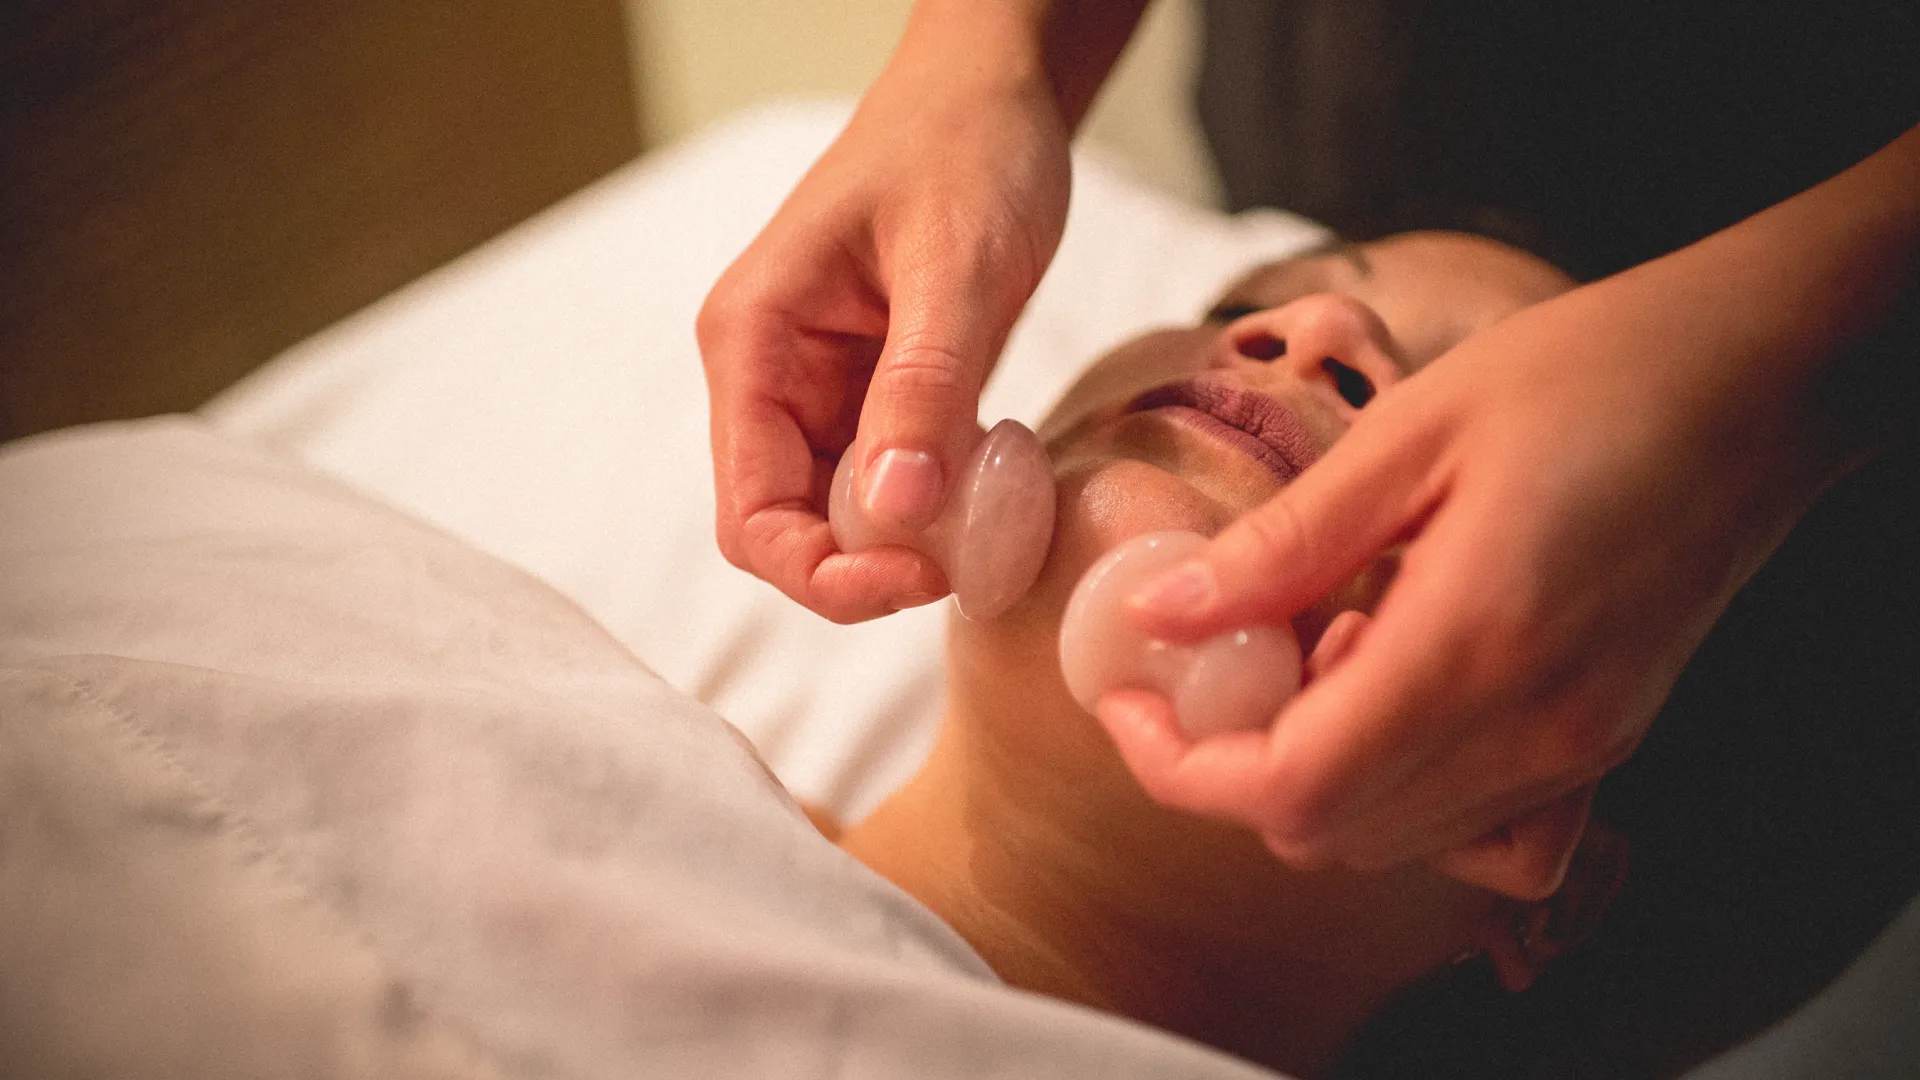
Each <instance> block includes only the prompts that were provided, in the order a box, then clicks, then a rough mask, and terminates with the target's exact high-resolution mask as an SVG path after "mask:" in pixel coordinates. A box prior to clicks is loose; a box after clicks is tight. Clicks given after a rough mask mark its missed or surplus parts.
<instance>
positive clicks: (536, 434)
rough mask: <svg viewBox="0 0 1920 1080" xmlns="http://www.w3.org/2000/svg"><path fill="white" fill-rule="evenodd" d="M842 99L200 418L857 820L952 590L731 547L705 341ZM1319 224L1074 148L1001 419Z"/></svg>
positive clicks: (634, 190)
mask: <svg viewBox="0 0 1920 1080" xmlns="http://www.w3.org/2000/svg"><path fill="white" fill-rule="evenodd" d="M845 115H846V107H845V106H843V105H789V106H780V107H775V108H771V109H766V110H762V111H759V112H755V113H751V114H748V115H746V116H744V117H742V118H740V119H738V120H736V121H734V122H733V123H731V124H729V125H727V126H725V127H723V128H720V129H718V130H715V131H713V132H711V133H710V134H708V135H706V136H704V137H702V138H700V139H698V140H696V141H694V142H692V143H690V144H688V145H685V146H682V147H679V148H677V149H674V150H671V151H668V152H665V153H662V154H659V155H656V156H653V157H650V158H647V159H644V160H642V161H640V162H638V163H636V164H634V165H632V166H630V167H628V168H626V169H624V170H622V171H621V172H619V173H617V174H615V175H613V176H611V177H609V178H607V179H606V180H604V181H602V182H600V183H599V184H596V185H595V186H594V187H592V188H590V189H588V190H586V191H584V192H582V193H580V194H578V195H576V196H574V197H573V198H571V199H569V200H567V201H566V202H564V203H562V204H560V205H559V206H556V207H554V208H553V209H552V210H550V211H549V212H547V213H545V214H543V215H541V216H540V217H538V218H536V219H535V220H533V221H530V222H528V223H526V224H525V225H523V226H521V227H520V228H518V229H515V230H514V231H512V232H511V233H509V234H507V235H505V236H503V237H501V238H499V239H498V240H496V241H494V242H492V243H490V244H488V245H486V246H485V247H483V248H481V249H480V250H478V251H476V252H474V253H472V254H470V255H468V256H467V257H465V258H462V259H460V260H458V261H457V262H455V263H454V264H452V265H450V266H448V267H446V268H444V269H442V270H441V271H439V272H436V273H435V274H432V275H430V276H429V277H427V278H426V279H424V280H422V281H420V282H418V283H417V284H415V285H414V286H412V287H410V288H408V289H406V290H403V291H402V292H400V293H398V294H396V295H394V296H392V297H390V298H388V299H386V300H384V301H382V302H381V303H379V304H376V305H374V306H373V307H371V308H369V309H367V310H366V311H365V312H362V313H361V314H359V315H357V316H355V317H353V318H351V319H349V320H347V321H345V322H343V323H341V324H340V325H338V326H336V327H334V328H332V329H330V330H328V331H326V332H324V333H322V334H320V335H318V336H316V337H315V338H313V339H312V340H310V341H307V342H305V343H303V344H301V345H299V346H298V347H296V348H294V349H292V350H290V351H289V352H288V353H286V354H285V355H283V356H282V357H280V358H279V359H277V360H275V361H274V362H272V363H270V364H269V365H267V366H266V367H265V368H263V369H262V370H261V371H259V372H258V373H257V374H255V375H254V376H253V377H251V378H249V379H247V380H246V381H244V382H243V383H241V384H240V385H238V386H236V387H234V388H233V389H232V390H230V391H229V392H228V393H226V394H224V395H222V396H221V397H220V398H218V399H217V400H215V401H214V402H212V403H211V404H209V405H208V406H207V407H206V409H205V410H203V412H204V415H205V416H207V417H208V418H209V419H210V420H211V421H212V422H213V423H214V424H215V425H216V426H217V427H219V428H221V429H223V430H225V431H227V432H230V433H234V434H237V435H240V436H243V437H245V438H249V439H252V440H256V441H259V442H262V443H265V444H267V445H270V446H273V447H277V448H280V449H282V450H285V451H288V452H291V453H292V454H294V455H295V456H297V457H298V458H300V459H302V460H304V461H306V462H309V463H311V464H312V465H314V466H315V467H317V468H319V469H321V470H323V471H325V472H327V473H330V474H332V475H334V476H336V477H339V478H341V479H344V480H346V481H347V482H348V483H350V484H352V485H354V486H355V487H358V488H359V489H361V490H363V491H366V492H369V493H372V494H375V495H377V496H379V497H380V498H382V499H384V500H386V501H388V502H389V503H391V504H393V505H396V506H399V507H402V508H405V509H407V510H409V511H411V512H413V513H415V514H418V515H420V516H421V517H423V518H425V519H427V520H429V521H431V522H434V523H436V524H438V525H441V526H443V527H444V528H446V529H448V530H449V531H451V532H453V533H454V534H456V535H458V536H461V537H464V538H466V539H468V540H470V541H472V542H473V543H475V544H476V545H478V546H479V547H481V548H482V549H484V550H486V551H489V552H492V553H494V554H496V555H499V556H501V557H503V558H505V559H507V560H508V561H510V562H512V563H515V564H517V565H519V566H521V567H524V568H526V569H528V570H530V571H532V572H533V573H535V574H537V575H539V576H540V577H542V578H544V579H545V580H547V581H548V582H550V583H552V584H553V585H555V586H556V587H557V588H559V590H560V591H561V592H563V593H565V594H566V595H568V596H569V597H571V598H572V599H574V600H575V601H576V602H578V603H579V604H581V606H583V607H584V608H586V609H587V610H588V611H589V612H591V613H592V614H593V615H594V617H595V618H597V619H598V620H599V621H600V622H601V623H602V624H603V625H605V626H606V627H607V628H608V629H609V630H611V631H612V632H613V634H614V636H616V637H617V638H619V639H620V640H621V641H623V642H624V643H626V644H627V645H628V646H629V647H631V648H632V649H633V650H634V651H635V652H637V653H638V654H639V655H640V656H642V657H644V658H645V659H646V661H647V662H648V663H649V664H651V665H652V666H653V667H654V668H655V670H657V671H659V672H660V673H661V674H662V675H663V676H664V677H665V678H666V679H667V680H668V681H669V682H670V683H672V684H673V685H675V686H678V687H681V688H684V689H686V690H687V691H688V692H690V693H692V694H693V695H695V696H696V697H698V698H699V699H700V700H701V701H703V702H706V703H707V704H709V705H712V706H713V707H714V708H715V709H716V710H718V711H719V712H720V713H721V714H723V715H725V716H726V717H728V718H729V719H730V720H732V721H733V722H734V723H736V724H737V725H739V726H740V727H741V729H742V730H744V731H745V732H746V733H747V734H748V736H749V737H750V738H752V739H753V740H754V742H755V743H756V744H757V745H758V746H760V748H761V749H762V751H763V753H764V754H765V756H766V757H767V759H768V761H769V762H770V763H771V765H772V767H773V768H774V770H775V771H776V772H777V773H778V774H779V775H780V777H781V778H782V779H783V780H784V781H786V782H787V784H788V785H789V786H791V787H792V788H793V789H794V790H795V791H796V792H798V793H800V794H801V795H803V796H804V797H807V798H811V799H816V800H819V801H822V802H824V803H827V804H829V805H831V806H833V807H834V808H835V809H837V810H838V811H840V812H841V813H842V814H844V815H852V816H857V815H859V814H861V813H864V812H865V810H867V809H868V808H870V807H871V806H872V805H873V804H874V803H875V802H877V801H878V800H879V799H880V798H881V797H882V796H884V795H885V794H886V793H887V792H888V791H890V790H892V789H893V788H894V787H895V786H896V785H897V784H898V783H899V782H900V781H901V780H902V779H904V778H905V777H906V776H907V775H908V774H909V773H910V772H911V770H912V769H913V768H914V766H915V765H916V764H917V763H918V761H919V760H920V758H921V756H922V755H923V754H924V752H925V748H926V746H927V744H928V741H929V739H930V737H931V727H932V722H933V720H934V718H935V715H936V713H937V710H938V707H939V702H940V695H941V676H940V672H939V669H938V663H937V661H938V656H939V649H940V640H941V634H942V619H943V614H944V610H945V605H939V606H937V607H934V608H928V609H921V610H918V611H913V612H908V613H904V614H901V615H897V616H894V617H891V618H888V619H885V620H881V621H879V622H876V623H869V624H866V625H864V626H857V627H846V628H843V627H837V626H834V625H832V624H829V623H827V622H826V621H824V620H822V619H819V618H817V617H815V616H813V615H812V614H810V613H808V612H806V611H805V610H803V609H801V608H799V607H798V606H797V605H794V604H793V603H791V602H789V601H787V600H786V599H785V598H783V597H781V596H780V595H779V594H778V593H777V592H775V591H774V590H772V589H771V588H770V587H767V586H765V585H763V584H761V583H760V582H758V581H756V580H754V579H752V578H750V577H749V576H747V575H745V574H743V573H741V572H739V571H736V570H734V569H733V568H731V567H729V566H727V565H726V563H725V562H724V561H723V560H721V558H720V557H719V554H718V552H717V551H716V550H715V547H714V543H713V537H712V519H713V496H712V491H711V472H710V462H709V457H708V452H707V433H706V394H705V387H704V384H703V382H702V380H701V376H700V367H699V355H698V352H697V349H696V347H695V343H694V338H693V318H694V313H695V312H696V311H697V310H698V308H699V305H700V301H701V300H702V298H703V297H704V296H705V294H706V291H707V289H708V287H709V286H710V285H711V283H712V281H713V280H714V279H715V278H716V277H717V276H718V275H719V273H720V271H721V270H722V269H723V268H724V267H725V266H726V264H727V263H728V262H729V261H730V260H731V259H732V258H733V256H734V255H735V254H736V253H738V251H739V250H740V249H741V248H743V247H744V246H745V245H746V243H747V241H748V240H749V239H751V237H752V236H753V234H754V233H755V232H757V231H758V229H759V227H760V225H761V224H762V223H764V221H765V220H766V219H767V218H768V217H769V216H770V215H771V214H772V213H773V211H774V209H775V207H776V206H777V205H778V204H779V201H780V199H781V198H782V197H783V196H784V195H785V193H786V192H787V191H788V190H789V189H790V188H791V186H792V184H793V182H794V181H795V180H796V179H797V178H798V177H799V175H800V173H801V172H802V171H804V169H805V168H806V166H807V165H808V164H809V163H810V162H811V161H812V159H813V158H814V157H815V156H817V154H818V153H819V152H820V150H821V149H823V148H824V147H825V145H826V144H827V142H828V141H830V140H831V138H832V136H833V135H834V133H836V132H837V131H838V129H839V127H840V126H841V124H842V123H843V122H844V119H845ZM1323 235H1324V233H1323V232H1322V231H1321V230H1320V229H1318V228H1316V227H1314V226H1312V225H1310V224H1308V223H1306V222H1304V221H1302V220H1300V219H1298V218H1295V217H1292V216H1289V215H1282V214H1274V213H1263V214H1257V215H1249V216H1243V217H1240V218H1228V217H1226V216H1223V215H1220V214H1217V213H1213V212H1209V211H1201V210H1196V209H1192V208H1189V207H1186V206H1183V205H1181V204H1178V203H1175V202H1173V201H1171V200H1169V199H1167V198H1166V197H1164V196H1161V195H1158V194H1156V193H1154V192H1152V191H1150V190H1147V189H1145V188H1143V187H1140V186H1137V185H1134V184H1131V183H1129V182H1128V181H1126V180H1125V179H1124V178H1123V177H1121V176H1119V175H1118V174H1116V173H1114V172H1113V171H1111V170H1109V169H1106V168H1103V167H1101V166H1100V165H1099V164H1098V163H1097V162H1092V161H1086V160H1081V161H1080V162H1079V163H1078V165H1077V170H1076V176H1075V192H1074V202H1073V210H1072V215H1071V218H1070V220H1069V223H1068V226H1067V231H1066V235H1065V239H1064V241H1063V243H1062V245H1061V249H1060V253H1059V256H1058V258H1057V259H1056V260H1055V263H1054V266H1053V269H1052V270H1051V272H1050V273H1049V274H1048V276H1047V278H1046V280H1045V281H1044V282H1043V283H1042V285H1041V287H1040V289H1039V291H1038V293H1037V294H1036V296H1035V298H1034V302H1033V304H1032V306H1031V308H1030V310H1029V311H1028V313H1027V315H1026V316H1025V317H1024V318H1023V319H1022V321H1021V323H1020V325H1019V326H1018V327H1017V328H1016V330H1015V333H1014V335H1013V338H1012V340H1011V342H1010V344H1009V346H1008V349H1007V352H1006V354H1005V356H1004V358H1003V360H1002V362H1001V365H1000V368H999V371H998V373H997V374H996V376H995V380H994V382H993V383H992V384H991V385H990V386H989V388H988V392H987V395H986V401H985V403H984V405H983V408H982V416H983V417H984V418H985V419H987V420H993V419H997V418H999V417H1002V416H1015V417H1018V418H1020V419H1023V420H1026V421H1028V422H1032V421H1033V420H1034V419H1036V418H1037V417H1038V416H1039V414H1040V413H1041V412H1042V411H1044V409H1045V407H1046V406H1047V405H1048V403H1049V402H1050V401H1051V400H1052V399H1053V397H1054V396H1055V395H1056V394H1057V393H1058V392H1059V390H1060V389H1061V387H1062V386H1064V384H1065V383H1066V381H1067V380H1068V379H1070V378H1071V377H1072V375H1073V374H1074V372H1075V371H1076V370H1077V368H1078V367H1079V366H1080V365H1081V364H1083V363H1084V362H1085V361H1087V360H1090V359H1091V358H1093V357H1094V356H1095V355H1097V354H1098V353H1099V352H1101V351H1102V350H1104V349H1105V348H1106V347H1108V346H1110V345H1112V344H1114V343H1116V342H1118V341H1120V340H1122V339H1124V338H1126V337H1128V336H1131V335H1132V334H1133V333H1135V332H1137V331H1138V330H1140V329H1142V328H1144V327H1147V326H1150V325H1155V324H1159V323H1166V322H1176V321H1186V320H1189V319H1191V318H1193V317H1194V316H1195V315H1196V314H1197V313H1198V312H1199V311H1200V310H1202V309H1203V308H1204V307H1205V305H1206V304H1207V303H1208V302H1209V301H1210V300H1211V299H1212V297H1213V294H1214V293H1215V292H1217V290H1218V289H1220V288H1221V287H1222V286H1223V285H1224V284H1225V283H1226V282H1227V281H1228V280H1229V279H1230V278H1232V277H1233V276H1234V275H1236V274H1238V273H1239V272H1241V271H1242V270H1244V269H1245V268H1247V267H1248V266H1250V265H1252V264H1254V263H1257V262H1259V261H1261V260H1263V259H1267V258H1275V257H1280V256H1282V255H1284V254H1287V253H1289V252H1292V251H1295V250H1298V249H1299V248H1301V247H1303V246H1305V245H1307V244H1310V243H1313V242H1316V241H1318V240H1320V239H1321V238H1322V237H1323Z"/></svg>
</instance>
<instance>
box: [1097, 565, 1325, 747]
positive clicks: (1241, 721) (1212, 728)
mask: <svg viewBox="0 0 1920 1080" xmlns="http://www.w3.org/2000/svg"><path fill="white" fill-rule="evenodd" d="M1206 543H1207V541H1206V538H1205V537H1203V536H1201V535H1200V534H1198V533H1191V532H1158V533H1148V534H1146V535H1144V536H1136V537H1134V538H1133V539H1131V540H1128V541H1127V542H1126V543H1124V544H1121V545H1120V546H1119V547H1116V548H1114V549H1113V550H1112V551H1109V552H1107V553H1106V554H1105V555H1103V556H1101V558H1100V560H1099V561H1098V562H1096V563H1094V564H1093V566H1092V567H1090V568H1088V570H1087V573H1086V575H1085V576H1084V577H1082V578H1081V579H1080V584H1079V585H1077V586H1075V587H1074V590H1073V596H1072V597H1071V598H1069V599H1068V601H1067V611H1066V614H1065V615H1064V616H1063V617H1062V618H1061V620H1060V669H1061V672H1062V673H1063V674H1064V675H1065V676H1066V680H1067V690H1068V692H1070V693H1071V694H1072V695H1073V699H1074V700H1075V701H1077V702H1079V703H1080V707H1081V708H1083V709H1085V710H1087V711H1088V712H1092V711H1093V709H1094V705H1095V704H1096V703H1097V702H1098V701H1099V700H1100V696H1101V695H1102V694H1106V693H1109V692H1111V691H1114V690H1122V689H1128V688H1133V689H1141V690H1152V691H1155V692H1157V693H1159V694H1160V695H1161V696H1162V697H1165V698H1166V699H1167V700H1168V701H1169V702H1171V703H1172V705H1173V710H1174V713H1175V714H1176V715H1177V716H1178V717H1179V720H1180V727H1181V728H1182V730H1184V731H1185V732H1186V733H1187V734H1188V735H1189V736H1190V737H1192V738H1195V739H1200V738H1205V737H1206V736H1208V735H1214V734H1219V733H1221V732H1227V731H1255V730H1259V729H1261V728H1264V727H1266V726H1267V725H1268V724H1270V723H1272V721H1273V718H1274V716H1275V715H1276V714H1278V713H1279V711H1280V707H1281V706H1282V705H1285V704H1286V703H1287V700H1288V699H1289V698H1291V697H1293V695H1294V694H1295V693H1297V692H1298V691H1299V689H1300V642H1299V639H1298V638H1297V637H1295V636H1294V633H1293V629H1292V628H1291V627H1284V626H1254V627H1248V628H1246V629H1244V630H1234V631H1229V632H1228V633H1225V634H1221V635H1220V636H1218V637H1214V638H1209V639H1207V640H1206V641H1203V642H1201V643H1199V644H1198V645H1175V644H1172V643H1171V642H1166V641H1160V640H1158V639H1155V638H1150V637H1148V636H1147V635H1146V634H1144V633H1143V632H1141V631H1140V630H1138V629H1136V628H1135V627H1134V625H1133V622H1132V620H1130V619H1128V618H1127V617H1126V612H1125V611H1124V610H1123V605H1124V603H1125V601H1126V598H1127V597H1128V596H1130V595H1132V593H1133V592H1134V591H1136V590H1137V589H1139V588H1140V586H1142V585H1144V584H1145V583H1146V582H1147V580H1148V579H1150V578H1152V577H1153V576H1154V575H1156V574H1158V573H1159V572H1160V571H1162V570H1166V569H1168V568H1170V567H1172V566H1173V565H1174V564H1176V563H1178V562H1181V561H1182V560H1184V559H1186V558H1188V557H1190V556H1192V555H1196V554H1198V553H1199V552H1200V551H1201V550H1202V549H1203V548H1204V547H1205V546H1206Z"/></svg>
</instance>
